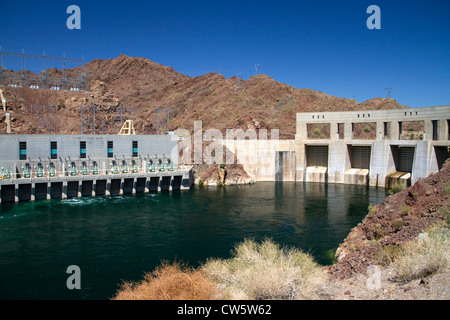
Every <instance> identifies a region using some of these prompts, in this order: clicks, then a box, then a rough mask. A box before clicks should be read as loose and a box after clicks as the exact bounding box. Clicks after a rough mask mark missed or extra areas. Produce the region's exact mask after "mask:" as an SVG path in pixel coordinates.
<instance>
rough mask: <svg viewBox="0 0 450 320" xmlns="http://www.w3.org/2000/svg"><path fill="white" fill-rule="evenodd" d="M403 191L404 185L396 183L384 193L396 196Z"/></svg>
mask: <svg viewBox="0 0 450 320" xmlns="http://www.w3.org/2000/svg"><path fill="white" fill-rule="evenodd" d="M403 189H405V185H404V184H402V183H400V182H396V183H394V184H393V185H392V186H391V187H390V188H388V189H387V191H386V193H387V195H388V196H392V195H393V194H396V193H398V192H400V191H402V190H403Z"/></svg>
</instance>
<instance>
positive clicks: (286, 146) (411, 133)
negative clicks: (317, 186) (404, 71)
mask: <svg viewBox="0 0 450 320" xmlns="http://www.w3.org/2000/svg"><path fill="white" fill-rule="evenodd" d="M223 144H224V145H225V146H226V147H227V148H228V149H229V150H231V152H233V153H234V154H236V156H237V159H238V163H241V164H242V165H243V167H244V169H245V170H246V172H247V173H248V174H249V175H250V176H251V177H252V178H253V179H254V180H255V181H304V182H323V183H344V184H359V185H369V186H377V187H390V186H391V185H392V184H395V183H401V184H402V185H404V186H409V185H411V184H414V183H415V182H416V181H417V180H418V179H420V178H426V177H428V176H429V175H431V174H433V173H436V172H438V171H439V170H440V169H441V167H442V165H443V164H444V162H445V160H446V159H447V158H449V148H450V105H445V106H436V107H424V108H410V109H395V110H364V111H345V112H305V113H297V118H296V135H295V139H294V140H277V141H273V140H272V141H271V140H251V139H248V140H239V141H238V140H223Z"/></svg>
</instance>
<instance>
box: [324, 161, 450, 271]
mask: <svg viewBox="0 0 450 320" xmlns="http://www.w3.org/2000/svg"><path fill="white" fill-rule="evenodd" d="M449 211H450V159H449V160H447V161H446V162H445V164H444V165H443V168H442V169H441V171H439V172H438V173H436V174H434V175H432V176H430V177H428V178H425V179H419V180H418V181H417V182H416V183H415V184H414V185H413V186H411V187H409V188H407V189H404V190H402V191H400V192H399V193H396V194H394V195H392V196H390V197H388V198H386V199H385V200H384V201H383V202H382V203H381V204H380V205H378V206H375V207H373V208H370V210H369V213H368V215H367V216H366V217H365V218H364V220H363V221H362V222H361V223H360V224H358V225H357V226H356V227H354V228H353V229H352V231H351V232H350V234H349V235H348V236H347V238H346V239H345V240H344V242H343V244H342V245H341V246H340V247H339V248H338V250H337V252H336V259H337V260H338V262H337V263H336V264H334V265H333V266H331V267H329V271H330V273H331V274H333V275H334V276H335V277H338V278H346V277H349V276H352V275H353V274H355V273H365V272H366V270H367V268H368V267H369V266H371V265H376V264H379V261H377V254H378V253H380V249H382V248H386V247H392V246H401V245H404V244H405V243H407V242H408V241H410V240H412V239H414V238H416V237H417V236H418V234H419V233H421V232H424V230H425V229H426V228H427V227H428V226H430V225H432V224H434V223H436V222H439V221H445V220H446V219H447V218H448V214H449Z"/></svg>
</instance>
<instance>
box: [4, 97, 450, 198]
mask: <svg viewBox="0 0 450 320" xmlns="http://www.w3.org/2000/svg"><path fill="white" fill-rule="evenodd" d="M405 125H406V128H405ZM361 133H368V135H366V136H364V134H361ZM178 141H179V138H178V137H176V136H171V135H13V134H2V135H0V167H1V169H0V177H1V178H0V201H1V202H18V201H28V200H38V199H56V198H62V199H64V198H70V197H81V196H96V195H116V194H126V193H131V194H132V193H139V192H152V191H165V190H181V189H189V188H190V187H191V186H192V185H193V182H194V172H193V169H192V167H191V166H179V165H177V163H178V160H179V159H178V157H179V150H178V148H179V145H178ZM220 141H221V144H219V145H222V146H223V145H224V146H226V147H227V148H228V149H229V150H230V151H232V152H233V153H234V154H235V155H236V157H237V160H238V163H241V164H242V165H243V167H244V169H245V170H246V172H247V173H248V174H249V175H250V176H251V177H252V178H253V179H254V180H255V181H299V182H302V181H304V182H322V183H344V184H358V185H370V186H379V187H389V186H390V185H392V184H394V183H401V184H403V185H405V186H409V185H411V184H413V183H415V182H416V181H417V180H418V179H420V178H425V177H427V176H429V175H431V174H433V173H435V172H437V171H439V169H440V168H441V167H442V165H443V163H444V162H445V160H446V159H447V158H448V157H449V148H450V106H448V105H446V106H439V107H426V108H413V109H398V110H370V111H348V112H315V113H297V117H296V135H295V139H293V140H279V139H273V140H272V139H267V132H266V139H261V138H260V139H259V140H257V139H245V138H244V139H224V140H220ZM216 142H217V141H216ZM220 162H222V160H221V161H220Z"/></svg>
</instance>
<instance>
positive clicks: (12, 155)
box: [0, 134, 177, 161]
mask: <svg viewBox="0 0 450 320" xmlns="http://www.w3.org/2000/svg"><path fill="white" fill-rule="evenodd" d="M171 138H172V137H171V136H169V135H135V136H125V135H15V134H14V135H12V134H1V135H0V161H5V160H6V161H13V160H14V161H15V160H19V142H20V141H26V142H27V159H28V158H30V159H31V160H38V159H39V158H41V159H42V160H43V159H48V157H50V143H51V142H52V141H56V142H57V151H58V157H61V158H68V157H71V158H72V159H78V157H79V155H80V142H81V141H85V142H86V155H87V156H88V157H90V158H106V157H107V142H108V141H112V142H113V146H114V156H116V157H117V158H123V157H125V158H130V157H132V142H133V141H138V154H139V156H142V157H144V156H147V155H150V156H151V157H154V156H155V155H157V157H163V155H165V156H166V157H167V158H169V157H170V155H171V153H172V150H173V148H174V147H176V145H177V141H175V140H173V141H172V139H171Z"/></svg>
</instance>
